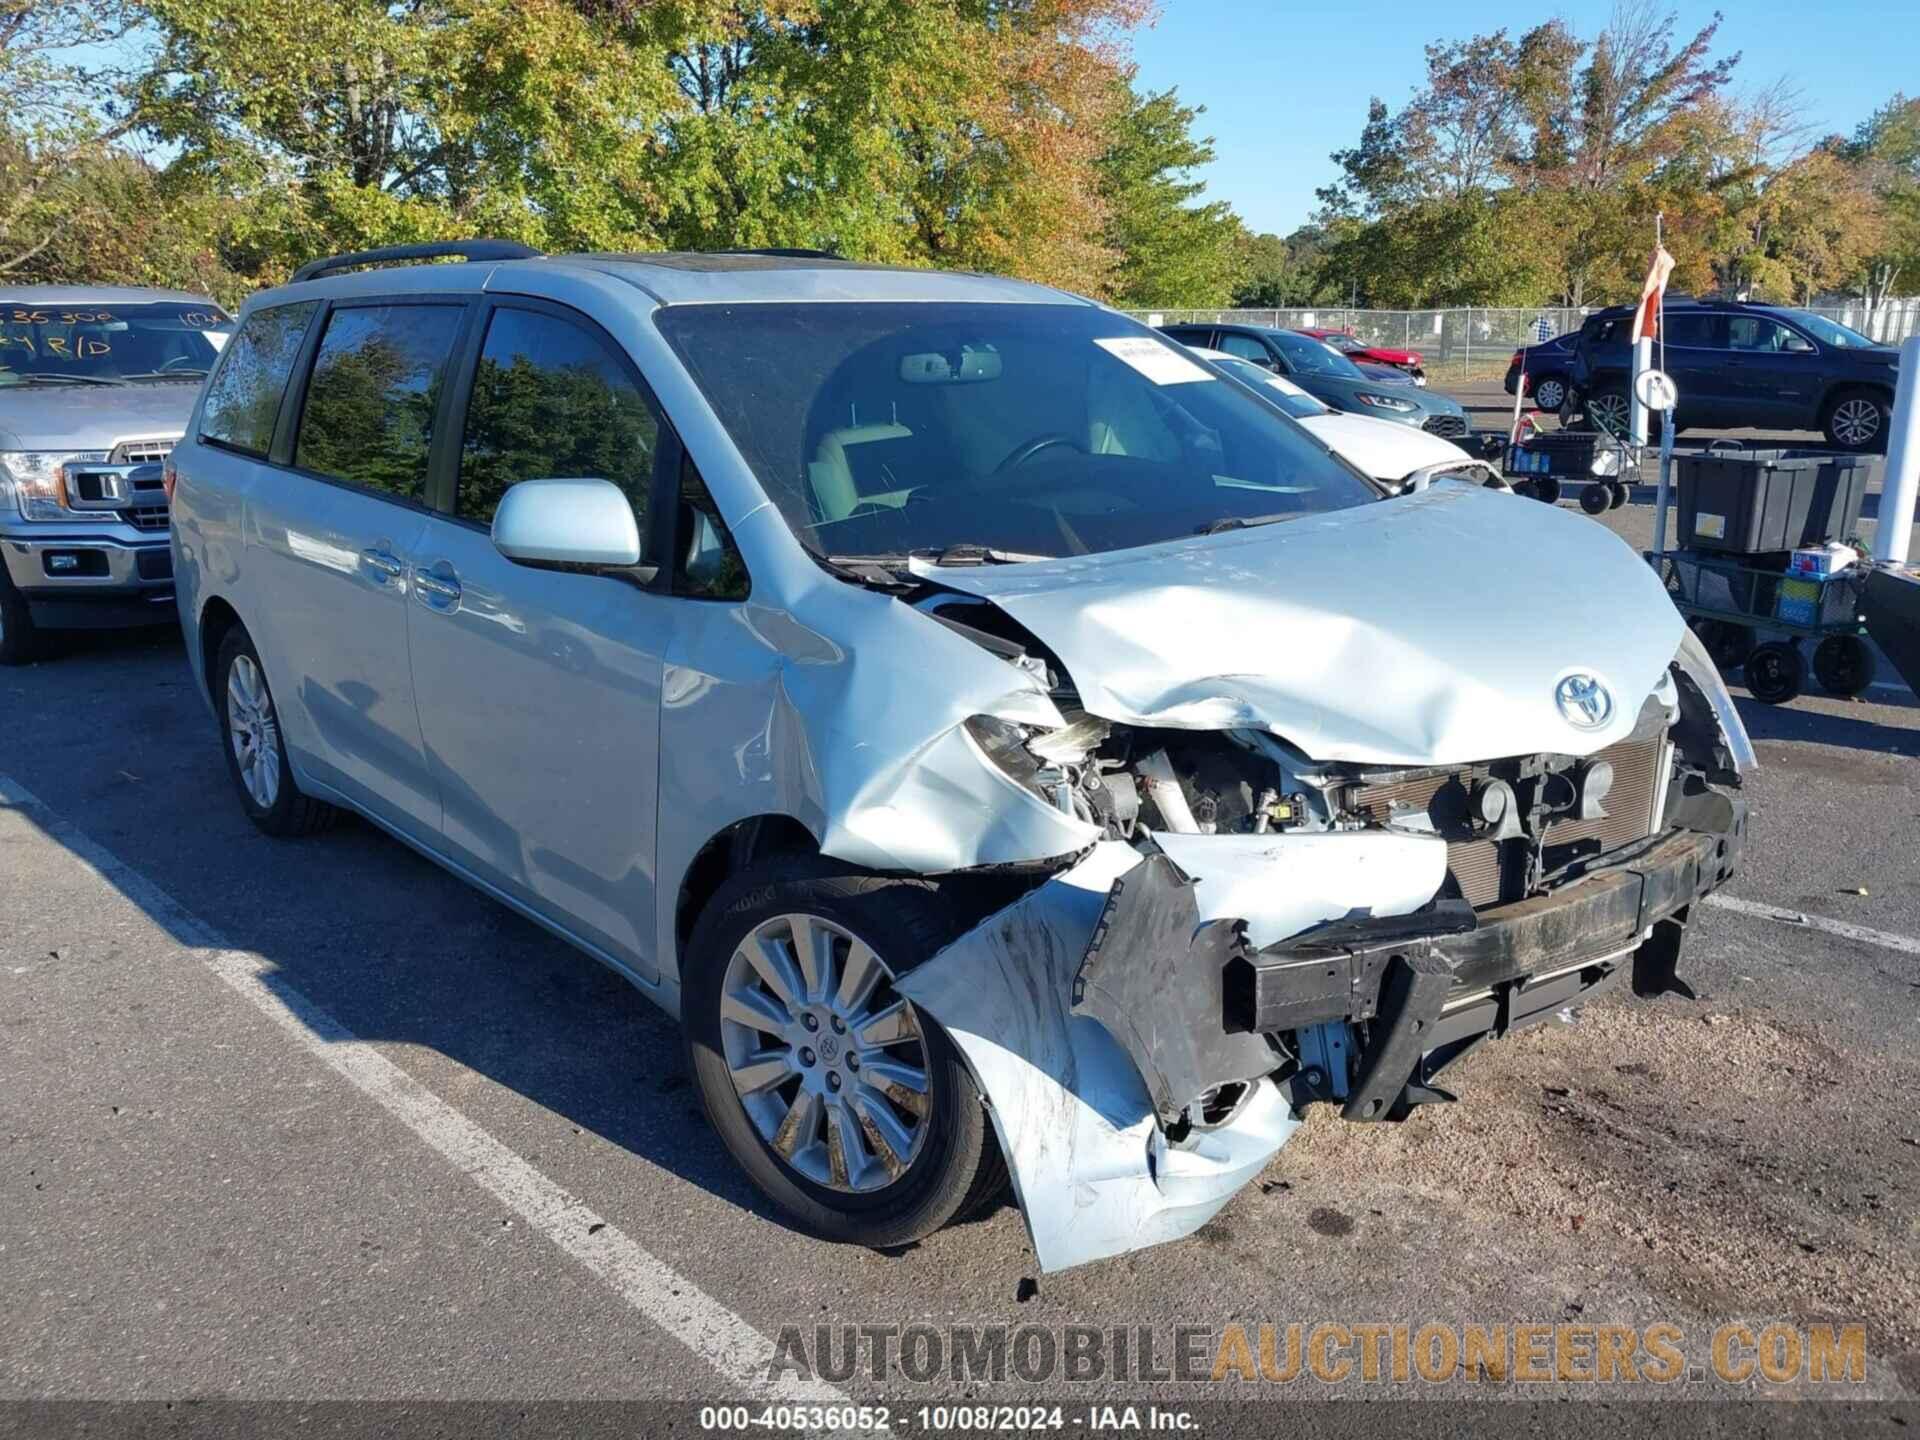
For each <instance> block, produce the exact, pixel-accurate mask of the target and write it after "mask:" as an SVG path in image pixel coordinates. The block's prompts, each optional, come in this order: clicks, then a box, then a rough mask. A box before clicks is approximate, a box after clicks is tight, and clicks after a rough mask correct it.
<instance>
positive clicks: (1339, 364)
mask: <svg viewBox="0 0 1920 1440" xmlns="http://www.w3.org/2000/svg"><path fill="white" fill-rule="evenodd" d="M1267 339H1269V340H1271V341H1272V342H1273V343H1274V344H1275V345H1277V346H1278V347H1279V349H1280V353H1281V354H1282V355H1284V356H1285V357H1286V360H1287V364H1289V365H1291V366H1292V367H1293V368H1294V369H1295V370H1297V371H1299V372H1300V373H1301V374H1302V375H1330V376H1332V377H1334V378H1335V379H1338V380H1364V379H1365V378H1366V377H1365V376H1364V375H1362V374H1361V373H1360V367H1359V366H1358V365H1355V364H1354V363H1353V362H1352V361H1351V360H1349V359H1347V357H1346V356H1344V355H1342V354H1341V353H1340V352H1339V351H1338V350H1335V349H1333V348H1331V347H1330V346H1327V345H1324V344H1322V343H1321V342H1320V341H1318V340H1315V339H1313V338H1312V337H1310V336H1306V335H1290V334H1288V333H1287V332H1286V331H1284V330H1269V331H1268V332H1267Z"/></svg>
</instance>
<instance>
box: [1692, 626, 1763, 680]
mask: <svg viewBox="0 0 1920 1440" xmlns="http://www.w3.org/2000/svg"><path fill="white" fill-rule="evenodd" d="M1692 623H1693V629H1694V633H1695V634H1697V635H1698V636H1699V637H1700V643H1701V644H1702V645H1704V646H1706V647H1707V654H1709V655H1711V656H1712V657H1713V663H1714V664H1715V665H1717V666H1718V667H1719V668H1720V672H1721V673H1722V674H1723V675H1724V674H1728V673H1731V672H1732V671H1735V670H1738V669H1739V668H1740V667H1741V666H1742V665H1744V664H1746V663H1747V657H1748V656H1749V655H1751V654H1753V631H1752V630H1750V629H1748V628H1747V627H1746V626H1745V625H1735V624H1734V623H1733V622H1732V621H1731V620H1695V621H1693V622H1692Z"/></svg>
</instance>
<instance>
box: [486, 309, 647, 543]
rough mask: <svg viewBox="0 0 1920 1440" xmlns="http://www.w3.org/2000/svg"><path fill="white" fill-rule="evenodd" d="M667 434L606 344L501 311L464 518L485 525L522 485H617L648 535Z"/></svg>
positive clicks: (489, 354) (566, 323)
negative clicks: (658, 452)
mask: <svg viewBox="0 0 1920 1440" xmlns="http://www.w3.org/2000/svg"><path fill="white" fill-rule="evenodd" d="M659 435H660V424H659V421H658V419H657V418H656V417H655V415H654V412H653V407H652V406H651V405H650V404H649V403H648V401H647V397H646V395H645V394H644V393H643V392H642V391H641V389H640V387H639V385H638V384H636V383H635V381H634V379H633V375H632V371H631V370H630V368H629V367H628V365H627V362H626V361H625V360H624V359H623V358H622V357H621V356H620V355H619V354H618V353H617V352H616V351H615V350H614V349H613V348H612V347H611V346H610V345H608V344H607V342H606V341H605V340H603V339H602V338H601V337H600V336H598V335H596V334H595V333H594V332H593V331H591V330H589V329H587V328H586V327H584V326H582V325H577V324H575V323H574V322H573V321H571V320H566V319H562V318H561V317H560V316H558V315H549V314H545V313H542V312H540V311H533V310H512V309H502V310H496V311H495V312H494V315H493V319H492V320H491V321H490V322H488V325H487V338H486V343H485V344H484V345H482V346H481V350H480V365H479V368H478V369H477V370H476V371H475V372H474V377H473V398H472V399H470V400H469V401H468V402H467V428H466V433H465V435H464V436H463V437H462V439H461V445H460V485H459V489H458V490H457V491H456V492H455V498H454V513H455V514H456V515H458V516H459V517H460V518H461V519H462V520H472V521H474V522H475V523H477V524H481V525H490V524H492V523H493V512H494V510H495V509H496V508H497V507H498V506H499V504H500V497H501V496H503V495H505V494H506V493H507V489H508V487H509V486H513V485H517V484H519V483H520V482H521V481H522V480H553V479H573V480H585V479H594V480H611V481H612V482H613V483H614V484H616V485H618V486H619V487H620V488H621V489H622V490H624V491H625V492H626V494H627V500H628V502H629V503H630V504H631V505H632V506H633V515H634V519H636V520H638V521H639V522H640V533H641V534H642V535H643V536H644V535H645V534H646V533H647V501H648V493H649V491H650V489H651V487H652V484H653V456H654V448H655V446H656V444H657V443H658V440H659Z"/></svg>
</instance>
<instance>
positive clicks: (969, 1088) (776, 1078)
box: [682, 858, 1006, 1247]
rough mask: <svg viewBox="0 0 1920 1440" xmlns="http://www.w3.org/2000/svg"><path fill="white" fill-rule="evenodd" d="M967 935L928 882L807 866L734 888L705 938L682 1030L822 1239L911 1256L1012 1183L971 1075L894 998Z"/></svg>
mask: <svg viewBox="0 0 1920 1440" xmlns="http://www.w3.org/2000/svg"><path fill="white" fill-rule="evenodd" d="M957 929H958V927H957V925H956V924H955V923H954V917H953V915H952V914H951V912H950V910H949V908H948V907H947V905H946V904H945V903H944V902H943V901H942V900H941V898H940V894H939V891H938V890H937V888H936V887H934V886H932V885H930V884H928V883H927V882H925V881H918V880H901V879H888V878H882V877H878V876H871V875H864V874H859V873H855V872H849V871H846V870H844V869H841V868H839V867H836V866H833V865H830V864H828V863H826V862H824V861H818V860H796V859H791V858H788V859H780V860H774V861H768V862H763V863H761V864H758V865H755V866H753V867H752V868H750V869H749V870H747V871H745V872H743V873H741V874H740V875H738V876H736V877H735V878H734V879H733V880H731V881H729V882H728V883H727V884H726V885H725V886H723V887H722V888H721V890H720V892H719V894H717V895H716V896H715V897H714V898H713V900H712V901H711V902H710V903H709V904H708V906H707V909H706V911H705V912H704V913H703V914H702V916H701V917H700V921H699V924H698V925H697V926H696V927H695V929H694V934H693V939H692V941H691V943H690V944H689V946H688V951H687V973H686V977H685V990H684V999H683V1004H682V1023H683V1024H684V1025H685V1027H686V1036H687V1051H688V1064H689V1066H690V1068H691V1070H692V1072H693V1076H694V1080H695V1083H696V1084H697V1085H698V1086H699V1089H700V1096H701V1099H702V1101H703V1102H704V1103H705V1105H706V1110H707V1115H708V1117H709V1118H710V1119H711V1120H712V1122H713V1125H714V1128H715V1129H716V1130H718V1131H719V1132H720V1138H721V1140H722V1141H724V1142H725V1144H726V1147H727V1149H728V1150H729V1151H730V1152H732V1154H733V1158H734V1159H735V1160H736V1161H738V1162H739V1164H740V1166H741V1168H742V1169H744V1170H745V1171H746V1172H747V1174H748V1176H749V1177H750V1178H751V1179H752V1180H753V1182H754V1183H755V1184H756V1185H758V1186H759V1187H760V1189H761V1190H763V1191H765V1192H766V1194H767V1195H768V1196H769V1197H770V1198H772V1199H773V1200H774V1201H775V1202H776V1203H777V1204H779V1205H780V1206H781V1208H782V1209H784V1210H786V1211H787V1212H788V1213H789V1214H791V1215H792V1216H793V1217H794V1218H795V1219H796V1220H798V1221H799V1222H800V1224H801V1225H802V1226H804V1227H805V1228H806V1229H808V1230H810V1231H812V1232H813V1233H815V1234H817V1235H821V1236H824V1237H826V1238H828V1239H831V1240H841V1241H847V1242H850V1243H853V1244H857V1245H868V1246H875V1247H886V1246H892V1245H903V1244H906V1243H908V1242H910V1241H913V1240H918V1239H920V1238H922V1237H924V1236H926V1235H929V1234H932V1233H933V1232H934V1231H935V1230H938V1229H939V1228H940V1227H941V1226H943V1225H945V1224H947V1223H948V1222H949V1221H950V1220H953V1219H955V1218H958V1217H961V1216H964V1215H966V1214H968V1213H970V1212H972V1211H974V1210H977V1209H979V1208H981V1207H982V1206H983V1205H985V1204H986V1203H987V1202H989V1201H991V1200H992V1199H994V1198H996V1197H997V1196H998V1195H999V1194H1000V1192H1001V1190H1002V1189H1003V1188H1004V1186H1005V1183H1006V1168H1005V1165H1004V1162H1003V1161H1002V1160H1001V1158H1000V1151H999V1147H998V1145H997V1143H996V1142H995V1140H994V1137H993V1135H992V1133H991V1128H990V1122H989V1120H988V1117H987V1113H986V1107H985V1106H984V1104H983V1103H982V1102H981V1098H980V1092H979V1090H978V1089H977V1088H976V1087H975V1085H974V1083H973V1077H972V1075H971V1074H970V1073H969V1072H968V1070H967V1067H966V1064H965V1063H964V1062H963V1061H962V1060H961V1058H960V1056H959V1053H958V1052H957V1051H956V1050H955V1049H954V1046H953V1043H952V1041H950V1040H948V1039H947V1037H946V1034H945V1033H944V1032H943V1031H941V1030H940V1028H939V1027H938V1026H937V1025H935V1024H933V1023H932V1021H931V1020H929V1019H928V1018H927V1017H925V1016H923V1015H921V1014H919V1013H918V1012H917V1011H916V1010H915V1009H914V1007H913V1006H912V1005H911V1004H910V1003H908V1001H907V1000H906V999H904V998H903V997H902V996H901V995H900V994H899V993H898V992H897V991H895V989H894V988H893V985H894V981H895V980H896V979H897V978H899V977H900V976H902V975H904V974H905V973H906V972H907V971H908V970H910V969H912V968H913V967H914V966H915V965H917V964H919V963H920V962H922V961H924V960H926V959H928V958H929V957H930V956H932V955H933V954H934V953H935V952H936V951H937V950H938V949H939V948H940V947H941V946H942V945H944V944H945V943H946V941H947V940H948V939H949V938H950V937H951V936H952V935H953V934H954V933H956V931H957Z"/></svg>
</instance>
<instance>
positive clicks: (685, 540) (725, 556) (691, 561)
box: [673, 454, 749, 600]
mask: <svg viewBox="0 0 1920 1440" xmlns="http://www.w3.org/2000/svg"><path fill="white" fill-rule="evenodd" d="M748 589H749V586H748V581H747V566H746V562H745V561H744V560H742V559H741V558H740V552H739V550H738V549H736V548H735V547H734V543H733V537H732V536H731V535H729V534H728V533H727V523H726V521H724V520H722V519H721V518H720V507H719V506H717V505H715V504H714V503H713V496H712V495H711V494H709V493H708V491H707V482H706V481H704V480H702V479H701V478H700V472H699V471H698V470H696V469H694V468H693V460H692V458H691V457H689V456H687V455H685V454H682V455H681V457H680V553H679V554H678V555H676V556H675V557H674V561H673V593H674V594H676V595H690V596H692V597H694V598H695V599H699V600H744V599H746V598H747V591H748Z"/></svg>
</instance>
